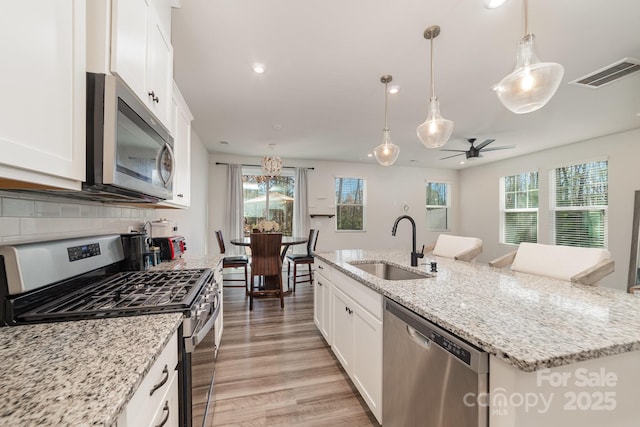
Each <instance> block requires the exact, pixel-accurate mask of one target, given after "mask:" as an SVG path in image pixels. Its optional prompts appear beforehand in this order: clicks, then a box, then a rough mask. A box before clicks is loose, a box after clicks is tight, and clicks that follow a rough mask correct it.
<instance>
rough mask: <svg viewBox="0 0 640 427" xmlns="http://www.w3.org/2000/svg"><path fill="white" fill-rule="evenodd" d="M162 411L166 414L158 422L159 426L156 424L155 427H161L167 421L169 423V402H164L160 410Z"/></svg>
mask: <svg viewBox="0 0 640 427" xmlns="http://www.w3.org/2000/svg"><path fill="white" fill-rule="evenodd" d="M162 410H163V411H166V412H167V413H166V414H165V416H164V418H163V419H162V421H160V424H157V425H156V427H162V426H164V425H165V424H166V423H167V421H169V414H170V413H171V411H170V410H169V401H168V400H165V401H164V407H163V408H162Z"/></svg>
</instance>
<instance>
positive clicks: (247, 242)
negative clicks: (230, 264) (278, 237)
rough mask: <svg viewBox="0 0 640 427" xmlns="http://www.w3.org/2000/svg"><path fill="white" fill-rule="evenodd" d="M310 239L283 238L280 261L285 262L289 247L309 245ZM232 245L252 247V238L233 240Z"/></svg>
mask: <svg viewBox="0 0 640 427" xmlns="http://www.w3.org/2000/svg"><path fill="white" fill-rule="evenodd" d="M307 240H308V237H297V236H282V243H280V246H281V247H282V250H281V251H280V259H281V260H282V262H284V257H285V256H287V251H288V250H289V247H291V246H293V245H301V244H303V243H307ZM230 242H231V244H232V245H236V246H247V247H248V246H251V238H250V237H243V238H242V239H231V240H230Z"/></svg>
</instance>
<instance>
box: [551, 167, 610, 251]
mask: <svg viewBox="0 0 640 427" xmlns="http://www.w3.org/2000/svg"><path fill="white" fill-rule="evenodd" d="M608 204H609V196H608V162H607V161H606V160H603V161H594V162H589V163H582V164H577V165H571V166H563V167H559V168H556V169H555V170H553V171H551V197H550V205H551V206H550V208H551V218H550V227H551V230H550V232H551V241H552V242H554V243H555V244H556V245H566V246H582V247H587V248H605V247H607V232H608V231H607V216H608V215H607V211H608Z"/></svg>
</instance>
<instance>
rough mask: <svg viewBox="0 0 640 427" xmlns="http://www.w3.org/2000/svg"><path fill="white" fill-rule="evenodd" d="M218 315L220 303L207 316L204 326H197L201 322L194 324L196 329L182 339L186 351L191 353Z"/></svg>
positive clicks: (209, 329)
mask: <svg viewBox="0 0 640 427" xmlns="http://www.w3.org/2000/svg"><path fill="white" fill-rule="evenodd" d="M219 315H220V304H218V305H217V306H216V309H215V310H214V311H213V314H212V315H211V316H209V318H208V319H207V322H206V323H205V324H204V326H202V327H201V328H198V326H199V325H200V324H201V322H198V325H196V329H195V332H194V333H193V335H191V336H190V337H188V338H185V339H184V346H185V350H186V351H187V353H193V350H194V349H195V348H196V347H197V346H198V344H200V343H201V342H202V340H204V338H205V337H206V336H207V334H208V333H209V331H211V329H212V328H213V325H214V323H215V322H216V319H217V318H218V316H219Z"/></svg>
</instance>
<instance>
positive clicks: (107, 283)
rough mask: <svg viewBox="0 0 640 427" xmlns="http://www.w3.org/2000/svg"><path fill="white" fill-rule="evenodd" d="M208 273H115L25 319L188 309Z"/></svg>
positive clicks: (32, 313) (195, 270)
mask: <svg viewBox="0 0 640 427" xmlns="http://www.w3.org/2000/svg"><path fill="white" fill-rule="evenodd" d="M211 274H212V272H211V270H210V269H193V270H168V271H140V272H138V271H136V272H124V273H116V274H113V275H111V276H108V277H106V278H105V279H103V280H100V281H98V282H94V283H91V284H89V285H87V286H85V287H82V288H80V289H78V290H75V291H73V292H71V293H69V294H68V295H64V296H61V297H59V298H56V299H54V300H51V301H48V302H47V303H45V304H43V305H40V306H38V307H37V308H34V309H32V310H30V311H28V312H26V313H24V314H23V315H22V316H21V317H23V318H25V319H45V318H54V319H58V318H59V319H63V318H91V317H102V316H116V315H126V314H129V315H132V314H148V313H150V312H164V311H170V310H171V311H175V310H176V309H181V310H186V309H189V308H190V306H191V304H192V302H193V300H194V299H195V297H196V295H197V294H198V293H199V291H200V289H201V288H202V286H204V284H205V283H206V282H207V279H208V278H209V277H210V276H211Z"/></svg>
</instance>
